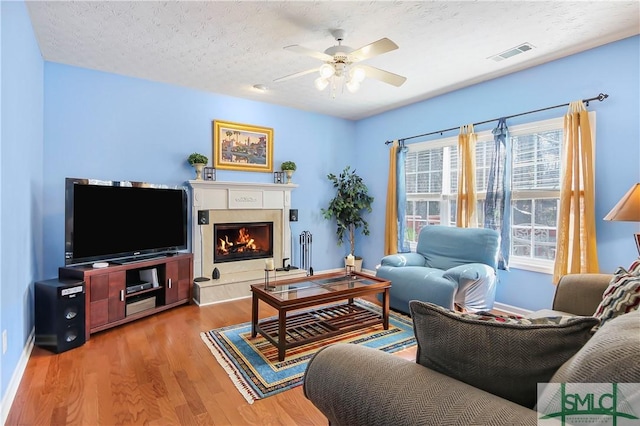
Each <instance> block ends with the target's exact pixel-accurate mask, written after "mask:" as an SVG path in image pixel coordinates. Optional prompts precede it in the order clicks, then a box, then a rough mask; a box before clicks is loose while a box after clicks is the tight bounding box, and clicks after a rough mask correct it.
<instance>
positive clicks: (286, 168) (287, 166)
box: [280, 161, 297, 183]
mask: <svg viewBox="0 0 640 426" xmlns="http://www.w3.org/2000/svg"><path fill="white" fill-rule="evenodd" d="M296 169H297V166H296V163H295V162H294V161H284V162H283V163H282V164H281V165H280V170H282V171H283V172H284V173H285V174H286V175H287V183H291V177H292V176H293V172H295V171H296Z"/></svg>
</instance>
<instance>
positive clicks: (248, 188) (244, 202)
mask: <svg viewBox="0 0 640 426" xmlns="http://www.w3.org/2000/svg"><path fill="white" fill-rule="evenodd" d="M188 183H189V186H190V187H191V191H192V198H191V219H192V234H191V235H192V236H193V239H192V249H193V254H194V259H193V260H194V262H193V267H194V268H193V269H194V276H195V277H203V276H204V277H207V278H211V277H212V271H213V270H214V268H217V269H218V271H219V274H220V278H219V279H217V280H212V279H210V280H209V281H205V282H196V283H195V284H194V299H195V301H196V303H198V304H200V305H203V304H209V303H217V302H222V301H226V300H232V299H237V298H241V297H247V296H249V295H250V292H249V284H254V283H257V282H259V281H260V280H264V263H265V261H264V259H253V260H245V261H239V262H227V263H220V264H216V263H214V262H213V252H212V250H213V247H212V246H213V239H212V228H213V223H219V222H216V221H217V220H220V221H221V222H238V223H240V222H248V221H254V220H255V221H261V220H269V221H271V220H273V222H274V228H273V231H274V247H273V248H274V251H273V259H274V262H275V264H276V265H280V264H282V260H283V259H286V258H289V259H291V230H290V227H289V209H290V207H291V191H292V190H293V189H295V188H297V187H298V185H295V184H278V183H246V182H220V181H205V180H190V181H189V182H188ZM203 210H204V211H207V212H208V213H209V218H210V221H209V224H207V225H202V224H200V223H198V212H199V211H203ZM282 275H287V274H286V273H285V274H282Z"/></svg>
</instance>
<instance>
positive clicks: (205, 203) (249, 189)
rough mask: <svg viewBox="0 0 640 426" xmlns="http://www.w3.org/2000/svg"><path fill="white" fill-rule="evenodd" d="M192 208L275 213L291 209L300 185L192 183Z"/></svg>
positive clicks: (197, 181)
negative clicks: (270, 210) (295, 192)
mask: <svg viewBox="0 0 640 426" xmlns="http://www.w3.org/2000/svg"><path fill="white" fill-rule="evenodd" d="M189 185H190V186H191V188H192V189H193V205H192V207H194V208H196V209H199V210H218V209H223V210H227V209H228V210H233V209H276V210H284V209H285V208H288V207H290V206H291V191H292V190H293V189H294V188H297V187H298V185H295V184H292V183H287V184H280V183H251V182H219V181H208V180H190V181H189Z"/></svg>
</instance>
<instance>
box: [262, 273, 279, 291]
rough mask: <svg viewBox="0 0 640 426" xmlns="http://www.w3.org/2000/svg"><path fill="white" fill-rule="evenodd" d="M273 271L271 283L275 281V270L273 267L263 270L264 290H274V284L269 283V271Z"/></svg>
mask: <svg viewBox="0 0 640 426" xmlns="http://www.w3.org/2000/svg"><path fill="white" fill-rule="evenodd" d="M272 271H273V283H274V284H275V282H276V270H275V269H265V270H264V289H265V290H275V288H276V286H275V285H269V273H270V272H272Z"/></svg>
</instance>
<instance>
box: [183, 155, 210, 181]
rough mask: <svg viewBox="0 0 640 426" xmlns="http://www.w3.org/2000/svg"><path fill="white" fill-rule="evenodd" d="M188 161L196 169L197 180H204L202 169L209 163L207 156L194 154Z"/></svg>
mask: <svg viewBox="0 0 640 426" xmlns="http://www.w3.org/2000/svg"><path fill="white" fill-rule="evenodd" d="M187 161H188V162H189V164H191V165H192V166H193V167H194V168H195V169H196V180H202V169H204V166H206V165H207V163H208V162H209V158H207V156H206V155H203V154H198V153H197V152H194V153H193V154H191V155H190V156H189V157H188V158H187Z"/></svg>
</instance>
